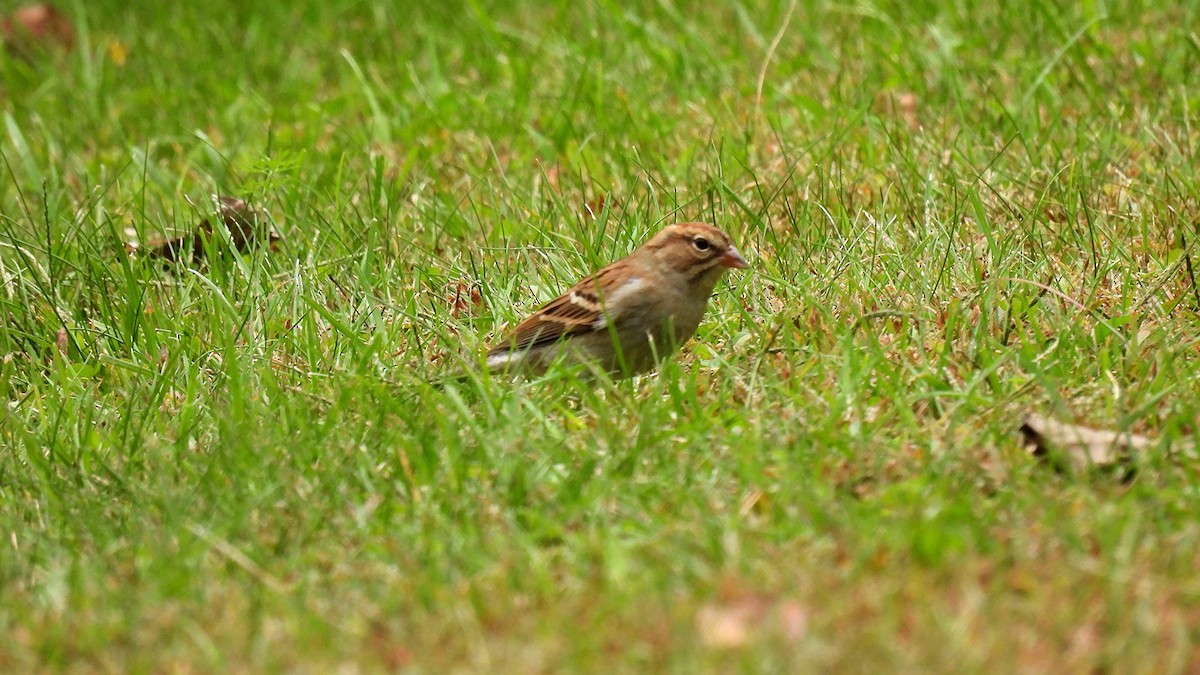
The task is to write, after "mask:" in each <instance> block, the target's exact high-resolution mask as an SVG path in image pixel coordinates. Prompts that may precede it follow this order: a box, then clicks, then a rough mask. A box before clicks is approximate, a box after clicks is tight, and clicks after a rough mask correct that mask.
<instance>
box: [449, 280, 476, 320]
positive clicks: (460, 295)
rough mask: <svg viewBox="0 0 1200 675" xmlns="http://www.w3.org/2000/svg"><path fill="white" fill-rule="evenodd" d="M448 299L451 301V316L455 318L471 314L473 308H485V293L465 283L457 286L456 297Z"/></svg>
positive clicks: (459, 283)
mask: <svg viewBox="0 0 1200 675" xmlns="http://www.w3.org/2000/svg"><path fill="white" fill-rule="evenodd" d="M448 299H449V300H450V316H453V317H458V316H459V315H460V314H466V313H468V312H470V310H471V308H472V307H482V306H483V293H482V292H480V290H479V287H478V286H475V285H473V284H468V283H467V282H465V281H460V282H458V283H457V284H455V286H454V295H452V296H450V297H449V298H448Z"/></svg>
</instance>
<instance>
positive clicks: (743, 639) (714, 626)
mask: <svg viewBox="0 0 1200 675" xmlns="http://www.w3.org/2000/svg"><path fill="white" fill-rule="evenodd" d="M807 630H808V612H807V611H806V610H805V609H804V607H803V606H802V605H801V604H800V603H798V602H795V601H793V600H772V599H770V598H766V597H764V596H762V595H758V594H745V595H741V596H740V597H734V598H729V599H726V600H723V601H719V602H711V603H707V604H705V605H703V606H702V607H700V609H699V611H697V612H696V632H697V634H698V635H699V637H700V641H701V642H702V643H703V644H705V645H706V646H709V647H714V648H717V649H736V648H738V647H744V646H746V645H748V644H751V643H752V642H755V641H757V640H762V639H769V638H774V639H780V638H781V639H783V640H785V641H787V642H795V641H797V640H799V639H800V638H802V637H804V634H805V632H807Z"/></svg>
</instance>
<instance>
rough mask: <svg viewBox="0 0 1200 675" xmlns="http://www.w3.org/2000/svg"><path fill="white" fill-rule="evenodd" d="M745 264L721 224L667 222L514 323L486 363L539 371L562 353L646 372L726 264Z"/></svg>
mask: <svg viewBox="0 0 1200 675" xmlns="http://www.w3.org/2000/svg"><path fill="white" fill-rule="evenodd" d="M749 266H750V264H749V263H747V262H746V259H745V258H743V257H742V254H741V253H739V252H738V250H737V248H736V247H734V245H733V243H732V242H731V241H730V239H729V235H727V234H725V233H724V232H722V231H721V230H720V229H718V228H716V227H713V226H712V225H708V224H705V223H680V224H677V225H670V226H668V227H666V228H664V229H663V230H662V231H661V232H659V233H658V234H656V235H655V236H654V237H653V238H651V239H650V240H649V241H647V242H646V243H645V244H643V245H642V246H641V247H640V248H638V249H637V250H635V251H634V252H633V253H630V254H629V255H628V256H626V257H625V258H622V259H621V260H618V261H616V262H614V263H612V264H610V265H608V266H607V267H604V268H602V269H601V270H600V271H598V272H596V273H595V274H593V275H591V276H589V277H587V278H585V279H584V280H582V281H580V282H579V283H577V284H575V285H574V286H572V287H571V288H570V289H569V290H568V291H567V292H566V293H563V294H562V295H560V296H559V297H557V298H555V299H554V300H551V301H550V302H548V303H546V304H545V305H544V306H542V307H541V308H540V309H538V310H537V311H536V312H534V313H533V314H532V315H531V316H529V318H527V319H525V320H524V321H522V322H521V323H520V324H518V325H517V327H516V328H514V329H513V330H512V332H511V333H510V334H509V335H508V336H507V337H505V338H504V340H502V341H501V342H500V343H498V344H497V345H496V346H494V347H492V348H491V350H489V351H488V353H487V367H488V369H489V370H491V371H520V372H525V373H530V374H540V373H542V372H545V370H546V369H547V368H548V367H549V366H550V364H552V363H554V362H555V361H557V360H559V359H560V358H562V359H564V360H570V361H574V362H582V363H591V364H594V365H595V366H596V367H598V368H599V369H601V370H604V371H607V372H608V373H609V374H611V375H613V376H614V377H628V376H631V375H635V374H638V373H642V372H645V371H647V370H650V369H652V368H654V367H655V366H656V365H658V363H659V362H660V361H662V360H663V359H665V358H667V357H669V356H670V355H672V354H674V353H675V351H676V350H678V349H679V347H680V345H682V344H683V343H684V342H686V341H687V340H688V338H690V337H691V336H692V334H693V333H695V332H696V327H697V326H699V325H700V319H701V318H702V317H703V316H704V310H705V309H706V308H707V306H708V298H709V296H711V295H712V292H713V288H714V287H715V286H716V284H717V281H718V280H719V279H720V278H721V276H722V275H723V274H724V273H725V271H726V270H729V269H745V268H747V267H749Z"/></svg>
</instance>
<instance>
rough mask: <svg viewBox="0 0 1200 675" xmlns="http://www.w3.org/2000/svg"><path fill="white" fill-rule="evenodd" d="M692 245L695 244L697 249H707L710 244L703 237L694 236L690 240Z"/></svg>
mask: <svg viewBox="0 0 1200 675" xmlns="http://www.w3.org/2000/svg"><path fill="white" fill-rule="evenodd" d="M692 246H695V247H696V250H697V251H707V250H708V249H709V247H710V246H712V244H710V243H708V240H707V239H705V238H704V237H696V238H695V239H693V240H692Z"/></svg>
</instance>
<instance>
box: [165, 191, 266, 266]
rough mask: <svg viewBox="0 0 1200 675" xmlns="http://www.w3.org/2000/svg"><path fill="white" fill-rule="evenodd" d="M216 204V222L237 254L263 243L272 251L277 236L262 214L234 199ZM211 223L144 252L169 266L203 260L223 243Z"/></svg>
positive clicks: (223, 199)
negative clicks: (207, 253)
mask: <svg viewBox="0 0 1200 675" xmlns="http://www.w3.org/2000/svg"><path fill="white" fill-rule="evenodd" d="M217 204H218V206H217V217H218V218H219V222H220V224H221V225H223V226H224V228H225V230H226V231H227V232H228V233H229V242H230V243H231V244H233V247H234V248H236V249H237V250H238V251H239V252H241V253H246V252H247V251H249V250H250V249H252V248H254V247H256V246H260V245H262V244H263V243H264V242H265V243H266V244H267V245H268V246H269V247H270V248H271V250H275V246H276V243H277V242H278V241H279V235H277V234H276V233H275V231H274V230H272V229H271V226H270V223H268V222H267V219H266V217H264V216H263V215H262V214H261V213H259V212H258V211H256V210H254V209H252V208H250V206H249V205H248V204H246V202H245V201H243V200H241V199H238V198H237V197H218V198H217ZM213 221H214V219H213V218H206V219H204V220H202V221H200V222H199V223H198V224H197V225H196V228H195V230H194V231H193V232H192V233H191V234H188V235H184V236H182V237H175V238H174V239H168V240H166V241H163V242H159V243H156V244H152V245H151V246H149V247H147V249H146V250H147V253H149V255H150V256H151V257H152V258H161V259H163V260H165V261H167V262H171V263H174V262H188V261H191V262H199V261H201V260H204V258H205V255H206V252H207V251H209V250H212V248H213V247H214V246H217V245H220V244H221V243H222V242H224V238H223V237H222V236H220V235H219V234H217V232H216V230H215V229H214V226H213Z"/></svg>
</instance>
